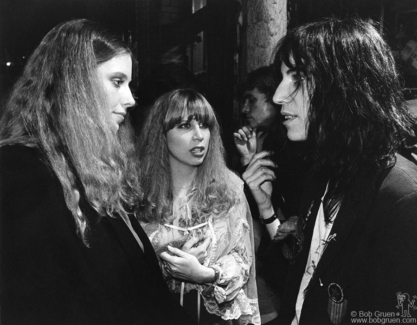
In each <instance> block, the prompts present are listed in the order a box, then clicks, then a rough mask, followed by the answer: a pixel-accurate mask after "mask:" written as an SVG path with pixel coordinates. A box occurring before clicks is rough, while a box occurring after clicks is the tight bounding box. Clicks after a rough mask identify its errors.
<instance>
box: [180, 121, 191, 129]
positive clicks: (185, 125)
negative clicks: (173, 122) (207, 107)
mask: <svg viewBox="0 0 417 325" xmlns="http://www.w3.org/2000/svg"><path fill="white" fill-rule="evenodd" d="M190 126H191V125H190V123H188V122H183V123H180V124H178V126H177V127H178V128H179V129H189V128H190Z"/></svg>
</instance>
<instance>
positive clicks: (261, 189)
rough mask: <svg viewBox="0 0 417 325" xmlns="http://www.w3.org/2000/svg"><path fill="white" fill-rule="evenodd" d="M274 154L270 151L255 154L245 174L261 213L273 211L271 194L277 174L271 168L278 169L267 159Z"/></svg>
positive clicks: (244, 176) (244, 177)
mask: <svg viewBox="0 0 417 325" xmlns="http://www.w3.org/2000/svg"><path fill="white" fill-rule="evenodd" d="M271 154H272V153H271V152H270V151H262V152H259V153H257V154H255V155H254V156H253V158H252V160H251V161H250V163H249V166H248V167H247V168H246V171H245V172H244V173H243V175H242V176H243V179H244V180H245V182H246V184H248V186H249V188H250V190H251V192H252V196H253V198H254V199H255V201H256V203H257V204H258V208H259V212H260V213H261V214H262V212H263V211H268V210H271V209H272V202H271V194H272V183H271V182H272V181H273V180H274V179H275V173H274V172H273V171H272V169H271V168H275V167H277V166H276V165H275V163H274V162H272V161H271V160H270V159H268V158H267V157H268V156H270V155H271Z"/></svg>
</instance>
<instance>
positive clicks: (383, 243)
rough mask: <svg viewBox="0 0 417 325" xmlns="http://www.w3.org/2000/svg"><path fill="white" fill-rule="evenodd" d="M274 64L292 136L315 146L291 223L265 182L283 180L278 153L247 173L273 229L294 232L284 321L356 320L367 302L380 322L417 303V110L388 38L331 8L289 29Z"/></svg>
mask: <svg viewBox="0 0 417 325" xmlns="http://www.w3.org/2000/svg"><path fill="white" fill-rule="evenodd" d="M274 64H275V66H276V67H277V68H278V69H280V70H281V74H282V81H281V83H280V84H279V86H278V87H277V90H276V92H275V95H274V97H273V100H274V102H275V103H277V104H279V105H282V109H281V115H283V117H284V119H285V121H284V122H283V124H284V126H285V128H286V129H287V137H288V139H289V140H291V141H297V142H301V141H305V142H306V143H307V145H308V146H309V147H310V150H311V152H312V157H311V159H312V160H311V161H312V169H311V174H310V175H309V179H308V182H307V185H306V188H305V191H304V195H303V199H302V201H301V204H300V210H299V213H298V215H297V216H293V217H291V218H290V219H289V220H288V221H286V222H285V223H283V224H281V225H280V221H279V220H277V219H276V218H275V217H274V211H273V207H272V204H271V202H270V199H269V193H268V192H267V191H266V190H265V187H263V186H262V181H263V182H265V181H271V180H273V179H274V175H273V172H272V170H271V169H270V168H266V167H271V166H273V164H272V162H271V161H268V159H265V157H267V154H268V153H265V152H263V153H258V154H256V155H255V157H254V159H253V160H252V161H251V163H250V166H249V167H248V168H247V169H246V174H244V175H243V177H244V178H245V180H246V181H247V182H248V183H249V186H250V187H251V189H252V193H253V196H254V197H255V199H256V200H257V202H258V207H259V210H260V213H261V218H263V219H265V222H268V224H267V227H268V230H269V232H270V234H271V236H272V237H275V239H277V240H283V239H284V240H285V241H287V242H286V243H285V244H284V246H283V248H284V251H285V252H286V253H287V256H288V258H289V259H290V267H289V270H288V277H287V279H286V281H287V282H286V286H285V288H286V290H285V293H284V297H283V299H282V304H281V309H280V314H279V323H280V324H288V325H289V324H291V325H298V324H300V325H303V324H305V325H308V324H320V325H322V324H329V325H330V324H351V323H355V322H356V321H358V320H359V318H357V316H358V314H360V313H361V311H366V312H367V313H368V315H371V316H370V317H369V323H372V322H377V321H378V320H379V318H378V313H380V311H394V310H396V308H397V311H398V309H400V310H401V308H402V306H403V304H404V305H406V304H408V305H409V306H411V305H413V304H414V300H410V299H407V297H408V296H410V295H411V294H410V293H411V292H414V293H415V292H417V277H416V276H415V274H416V272H417V267H416V263H415V260H416V259H415V258H416V256H417V240H416V236H415V234H416V230H417V213H416V211H417V166H416V165H415V164H413V163H412V162H411V161H409V160H407V159H406V158H404V157H403V156H402V155H401V152H402V151H403V150H404V147H405V145H406V142H407V141H408V140H410V138H411V137H412V135H413V134H412V128H413V126H415V121H414V120H413V118H412V116H411V114H410V112H409V111H408V109H407V107H406V106H405V103H404V98H403V95H402V89H401V83H400V78H399V74H398V71H397V69H396V64H395V61H394V57H393V55H392V53H391V50H390V48H389V46H388V44H387V43H386V42H385V40H384V39H383V37H382V35H380V33H379V32H378V30H377V29H376V28H375V26H373V25H372V24H371V23H369V22H367V21H364V20H360V19H337V18H327V19H324V20H322V21H318V22H313V23H308V24H305V25H302V26H299V27H296V28H295V29H293V30H292V31H290V32H288V34H287V35H286V36H284V37H283V39H282V40H281V41H280V42H279V44H278V46H277V51H276V53H275V59H274ZM260 175H262V176H260ZM254 176H256V177H254ZM259 179H262V181H259ZM414 293H413V295H414ZM397 301H398V305H397V306H395V303H396V302H397ZM405 301H407V302H405ZM399 314H400V313H397V315H399ZM402 316H404V315H402ZM409 317H411V316H409ZM371 318H374V319H373V320H372V321H371Z"/></svg>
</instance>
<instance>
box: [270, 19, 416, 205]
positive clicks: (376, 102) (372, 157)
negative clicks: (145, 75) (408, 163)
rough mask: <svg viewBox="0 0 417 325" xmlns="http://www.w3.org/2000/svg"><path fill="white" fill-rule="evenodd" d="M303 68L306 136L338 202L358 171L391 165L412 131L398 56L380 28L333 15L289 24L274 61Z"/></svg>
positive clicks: (316, 164)
mask: <svg viewBox="0 0 417 325" xmlns="http://www.w3.org/2000/svg"><path fill="white" fill-rule="evenodd" d="M281 63H285V65H287V66H288V67H289V68H291V69H294V70H295V71H296V72H298V73H299V74H301V75H303V76H304V77H305V78H304V80H305V81H300V82H299V84H298V86H297V90H296V91H299V90H301V89H300V88H301V83H302V82H306V83H307V89H308V97H309V100H310V107H309V113H308V134H307V141H308V142H309V144H310V145H311V147H312V148H313V152H314V154H313V160H314V170H315V171H316V172H317V173H324V174H325V175H326V177H327V178H329V179H330V184H329V192H330V193H329V194H330V197H332V200H333V201H338V200H339V201H340V199H341V198H342V196H343V193H344V191H345V190H346V189H347V187H348V186H349V185H350V182H351V181H352V179H353V177H354V176H355V175H358V173H360V172H365V171H368V172H370V173H371V172H372V173H373V174H374V175H376V174H377V173H378V172H379V171H381V170H382V169H384V168H386V167H388V166H390V165H392V163H393V161H394V159H395V154H396V152H397V151H398V149H399V148H400V146H401V144H402V143H403V142H404V140H405V139H406V138H407V136H408V135H409V133H410V130H411V129H410V128H411V124H412V118H411V116H410V114H409V112H408V111H407V108H406V107H405V105H404V100H403V96H402V92H401V85H400V81H399V80H400V79H399V75H398V72H397V68H396V65H395V61H394V57H393V55H392V53H391V50H390V49H389V47H388V45H387V43H386V42H385V41H384V39H383V37H382V36H381V35H380V34H379V32H378V31H377V30H376V28H375V27H374V26H373V25H371V24H370V23H368V22H365V21H363V20H360V19H355V18H349V19H344V20H341V19H337V18H327V19H325V20H322V21H320V22H314V23H309V24H306V25H303V26H300V27H297V28H295V29H293V30H292V31H290V32H289V33H288V34H287V35H286V36H285V37H284V38H283V39H282V40H281V41H280V42H279V44H278V46H277V48H276V52H275V55H274V64H275V66H276V68H278V69H279V68H280V66H281Z"/></svg>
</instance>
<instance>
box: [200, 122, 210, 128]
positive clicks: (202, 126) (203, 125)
mask: <svg viewBox="0 0 417 325" xmlns="http://www.w3.org/2000/svg"><path fill="white" fill-rule="evenodd" d="M198 126H199V127H200V129H207V128H208V127H209V125H208V123H203V122H200V123H199V124H198Z"/></svg>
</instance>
